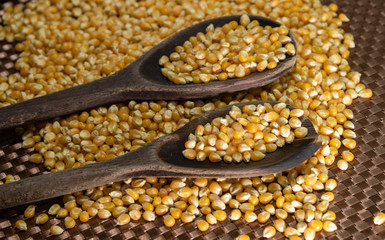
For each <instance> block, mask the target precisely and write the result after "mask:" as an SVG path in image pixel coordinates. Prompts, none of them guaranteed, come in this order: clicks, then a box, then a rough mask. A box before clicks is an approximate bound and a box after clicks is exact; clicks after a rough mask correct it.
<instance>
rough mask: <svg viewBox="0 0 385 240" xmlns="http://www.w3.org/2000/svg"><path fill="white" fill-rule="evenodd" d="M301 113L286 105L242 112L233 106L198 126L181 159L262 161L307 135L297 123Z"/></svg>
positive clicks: (267, 105) (268, 104) (253, 106)
mask: <svg viewBox="0 0 385 240" xmlns="http://www.w3.org/2000/svg"><path fill="white" fill-rule="evenodd" d="M303 113H304V112H303V110H301V109H293V110H290V109H289V108H287V107H286V104H285V103H278V104H275V105H274V106H271V104H270V103H265V104H264V105H261V104H259V105H258V106H256V105H252V104H250V105H245V106H244V107H243V108H242V110H241V109H239V108H238V107H236V106H233V107H232V108H231V111H230V112H229V115H226V116H225V117H224V118H221V117H218V118H215V119H214V120H213V121H212V122H211V123H207V124H206V125H205V126H203V125H199V126H198V127H197V128H196V130H195V135H193V134H190V135H189V139H188V141H187V142H186V143H185V147H186V149H185V150H183V156H184V157H185V158H187V159H190V160H194V159H196V160H197V161H199V162H201V161H204V160H206V158H208V159H209V160H210V162H219V161H222V160H223V161H224V162H226V163H231V162H235V163H239V162H241V161H244V162H249V161H250V160H251V161H259V160H262V159H263V158H265V153H266V152H268V153H269V152H274V151H275V150H276V149H277V148H278V147H283V146H284V145H285V144H290V143H292V142H293V141H294V138H295V137H296V138H303V137H305V136H306V135H307V132H308V129H307V128H306V127H302V122H301V120H300V118H301V117H302V116H303Z"/></svg>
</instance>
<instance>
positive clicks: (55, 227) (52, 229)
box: [49, 225, 64, 235]
mask: <svg viewBox="0 0 385 240" xmlns="http://www.w3.org/2000/svg"><path fill="white" fill-rule="evenodd" d="M49 232H50V233H51V234H52V235H60V234H62V233H63V232H64V230H63V228H61V227H59V226H58V225H52V226H51V227H50V228H49Z"/></svg>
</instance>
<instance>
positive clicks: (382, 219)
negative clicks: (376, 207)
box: [373, 212, 385, 225]
mask: <svg viewBox="0 0 385 240" xmlns="http://www.w3.org/2000/svg"><path fill="white" fill-rule="evenodd" d="M373 222H374V224H375V225H382V224H384V223H385V213H382V212H379V213H377V214H376V216H375V217H374V218H373Z"/></svg>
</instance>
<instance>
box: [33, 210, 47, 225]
mask: <svg viewBox="0 0 385 240" xmlns="http://www.w3.org/2000/svg"><path fill="white" fill-rule="evenodd" d="M48 219H49V217H48V215H47V214H46V213H41V214H39V216H37V217H36V220H35V223H36V224H38V225H41V224H44V223H46V222H48Z"/></svg>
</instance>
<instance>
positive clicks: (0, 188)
mask: <svg viewBox="0 0 385 240" xmlns="http://www.w3.org/2000/svg"><path fill="white" fill-rule="evenodd" d="M265 102H269V103H271V104H275V103H277V102H271V101H265ZM265 102H263V101H260V102H246V103H239V104H236V106H238V107H240V108H242V107H243V106H244V105H247V104H255V105H258V104H263V103H265ZM231 107H232V105H229V106H226V107H222V108H218V109H216V110H213V111H210V112H207V113H205V114H203V115H201V116H200V117H198V118H196V119H194V120H192V121H191V122H189V123H188V124H186V125H185V126H184V127H182V128H180V129H179V130H177V131H175V132H174V133H172V134H170V135H166V136H164V137H162V138H159V139H157V140H155V141H153V142H151V143H149V144H146V145H144V146H143V147H141V148H139V149H137V150H135V151H132V152H130V153H127V154H125V155H123V156H120V157H117V158H115V159H112V160H108V161H105V162H99V163H93V164H89V165H85V166H82V167H78V168H72V169H67V170H63V171H60V172H56V173H50V174H44V175H40V176H37V177H32V178H27V179H25V180H21V181H18V182H13V183H9V184H4V185H0V209H1V208H9V207H14V206H17V205H20V204H26V203H30V202H34V201H39V200H43V199H48V198H52V197H56V196H61V195H63V194H69V193H73V192H77V191H81V190H85V189H89V188H93V187H97V186H100V185H103V184H107V183H110V182H117V181H121V180H125V179H128V178H132V177H149V176H153V177H208V178H217V177H226V178H242V177H255V176H262V175H266V174H272V173H277V172H282V171H285V170H287V169H290V168H293V167H295V166H297V165H299V164H301V163H302V162H303V161H305V160H307V159H308V158H310V157H311V156H312V155H313V154H314V153H315V152H316V151H317V150H318V148H319V147H320V146H321V141H320V139H319V137H318V134H317V133H316V132H315V129H314V127H313V125H312V123H311V122H310V120H309V119H308V118H307V117H305V116H303V117H302V118H301V121H302V125H303V126H304V127H307V128H308V135H307V136H306V137H304V138H300V139H297V138H296V139H295V140H294V142H293V143H292V144H287V145H285V146H284V147H282V148H278V150H276V151H275V152H273V153H268V154H267V155H266V157H265V158H264V159H263V160H260V161H257V162H253V161H251V162H249V163H245V162H242V163H225V162H223V161H222V162H218V163H211V162H209V161H208V160H207V161H204V162H197V161H191V160H188V159H186V158H184V157H183V155H182V150H183V149H184V143H185V142H186V140H187V139H188V135H189V134H190V133H193V132H194V131H195V129H196V127H197V126H198V125H199V124H205V123H208V122H211V121H212V120H213V119H214V118H216V117H222V116H225V115H226V114H228V113H229V111H230V109H231ZM290 108H291V107H290Z"/></svg>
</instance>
